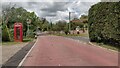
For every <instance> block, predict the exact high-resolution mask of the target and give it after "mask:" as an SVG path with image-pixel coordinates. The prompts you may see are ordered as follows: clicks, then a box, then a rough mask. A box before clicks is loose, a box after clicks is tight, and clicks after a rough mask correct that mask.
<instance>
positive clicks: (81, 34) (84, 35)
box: [51, 33, 89, 37]
mask: <svg viewBox="0 0 120 68" xmlns="http://www.w3.org/2000/svg"><path fill="white" fill-rule="evenodd" d="M51 35H56V36H81V37H88V36H89V35H88V33H80V34H67V35H66V34H59V33H57V34H51Z"/></svg>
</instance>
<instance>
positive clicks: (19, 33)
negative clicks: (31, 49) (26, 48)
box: [14, 23, 23, 42]
mask: <svg viewBox="0 0 120 68" xmlns="http://www.w3.org/2000/svg"><path fill="white" fill-rule="evenodd" d="M14 41H16V42H22V41H23V26H22V23H15V24H14Z"/></svg>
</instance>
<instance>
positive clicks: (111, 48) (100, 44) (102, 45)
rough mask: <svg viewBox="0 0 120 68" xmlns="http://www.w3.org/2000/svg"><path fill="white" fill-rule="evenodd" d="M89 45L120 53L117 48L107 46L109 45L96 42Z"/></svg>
mask: <svg viewBox="0 0 120 68" xmlns="http://www.w3.org/2000/svg"><path fill="white" fill-rule="evenodd" d="M91 43H92V44H94V45H97V46H100V47H103V48H106V49H110V50H113V51H117V52H120V51H119V48H118V47H114V46H112V45H109V44H104V43H96V42H91Z"/></svg>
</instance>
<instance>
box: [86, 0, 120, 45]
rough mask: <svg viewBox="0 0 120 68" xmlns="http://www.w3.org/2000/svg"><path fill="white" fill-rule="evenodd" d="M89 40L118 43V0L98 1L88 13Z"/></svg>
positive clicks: (119, 12)
mask: <svg viewBox="0 0 120 68" xmlns="http://www.w3.org/2000/svg"><path fill="white" fill-rule="evenodd" d="M88 24H89V37H90V41H94V42H104V43H109V44H112V45H120V2H100V3H98V4H96V5H93V6H92V7H91V8H90V10H89V15H88Z"/></svg>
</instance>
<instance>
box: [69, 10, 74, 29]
mask: <svg viewBox="0 0 120 68" xmlns="http://www.w3.org/2000/svg"><path fill="white" fill-rule="evenodd" d="M71 13H74V12H69V31H70V30H71V21H70V20H71Z"/></svg>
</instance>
